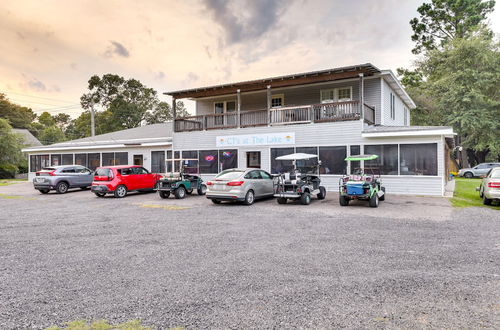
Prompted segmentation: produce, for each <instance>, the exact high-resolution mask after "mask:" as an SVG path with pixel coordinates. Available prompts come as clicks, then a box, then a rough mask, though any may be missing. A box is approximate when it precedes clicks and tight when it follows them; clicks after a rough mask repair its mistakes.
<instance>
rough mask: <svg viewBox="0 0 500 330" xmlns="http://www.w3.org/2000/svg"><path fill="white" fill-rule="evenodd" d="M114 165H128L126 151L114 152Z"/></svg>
mask: <svg viewBox="0 0 500 330" xmlns="http://www.w3.org/2000/svg"><path fill="white" fill-rule="evenodd" d="M115 165H128V152H115Z"/></svg>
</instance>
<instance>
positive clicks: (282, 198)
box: [277, 197, 287, 204]
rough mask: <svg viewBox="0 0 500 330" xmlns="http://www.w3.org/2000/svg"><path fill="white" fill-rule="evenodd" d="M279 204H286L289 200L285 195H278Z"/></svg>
mask: <svg viewBox="0 0 500 330" xmlns="http://www.w3.org/2000/svg"><path fill="white" fill-rule="evenodd" d="M277 201H278V204H286V202H287V200H286V198H285V197H278V199H277Z"/></svg>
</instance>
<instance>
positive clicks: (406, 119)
mask: <svg viewBox="0 0 500 330" xmlns="http://www.w3.org/2000/svg"><path fill="white" fill-rule="evenodd" d="M403 111H404V123H405V126H408V109H406V107H404V108H403Z"/></svg>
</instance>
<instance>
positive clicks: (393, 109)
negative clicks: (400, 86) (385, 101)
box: [390, 93, 396, 119]
mask: <svg viewBox="0 0 500 330" xmlns="http://www.w3.org/2000/svg"><path fill="white" fill-rule="evenodd" d="M390 97H391V119H396V98H395V96H394V94H393V93H391V95H390Z"/></svg>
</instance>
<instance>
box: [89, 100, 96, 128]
mask: <svg viewBox="0 0 500 330" xmlns="http://www.w3.org/2000/svg"><path fill="white" fill-rule="evenodd" d="M94 116H95V114H94V102H93V101H92V105H91V106H90V136H95V118H94Z"/></svg>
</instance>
